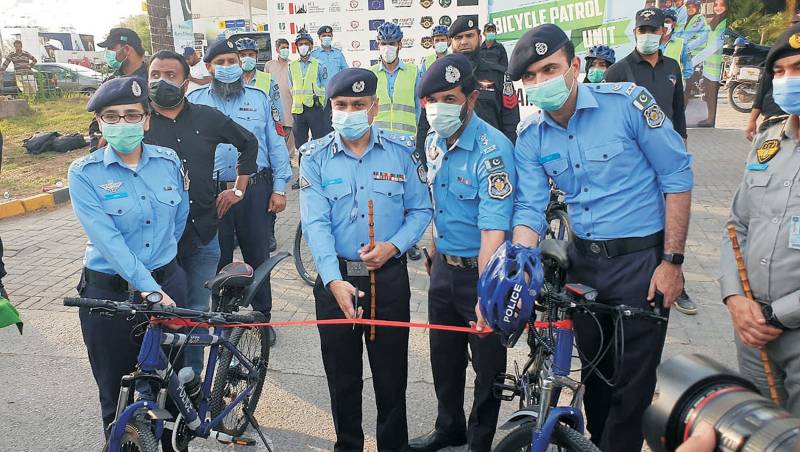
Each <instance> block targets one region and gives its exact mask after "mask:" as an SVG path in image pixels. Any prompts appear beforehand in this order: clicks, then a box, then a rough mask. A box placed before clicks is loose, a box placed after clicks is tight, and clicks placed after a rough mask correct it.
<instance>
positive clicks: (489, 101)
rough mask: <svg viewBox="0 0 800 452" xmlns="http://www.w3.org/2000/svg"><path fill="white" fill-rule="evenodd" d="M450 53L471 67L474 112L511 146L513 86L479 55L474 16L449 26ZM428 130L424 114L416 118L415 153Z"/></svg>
mask: <svg viewBox="0 0 800 452" xmlns="http://www.w3.org/2000/svg"><path fill="white" fill-rule="evenodd" d="M449 32H450V38H451V39H452V44H451V46H452V50H453V53H461V54H464V55H465V56H466V57H467V58H468V59H469V61H470V63H471V64H472V68H473V70H474V73H475V78H476V79H477V80H478V92H479V94H480V96H478V101H477V103H476V105H475V112H476V113H477V114H478V116H480V118H481V119H483V120H484V121H486V122H487V123H488V124H489V125H490V126H492V127H494V128H495V129H498V130H499V131H501V132H503V133H504V134H505V135H506V137H507V138H508V139H509V140H511V142H512V143H513V142H514V141H516V139H517V125H518V124H519V105H517V95H516V91H514V85H513V84H512V83H511V80H510V79H509V78H508V76H507V74H506V69H505V67H503V66H502V65H500V64H498V63H494V62H491V61H487V60H486V59H484V58H483V57H482V56H481V52H480V48H479V47H480V43H481V34H480V29H479V28H478V16H477V15H474V16H459V17H458V18H457V19H456V20H455V21H454V22H453V24H452V25H451V26H450V30H449ZM429 130H430V125H429V124H428V122H427V118H426V117H425V115H421V116H420V121H419V126H418V131H417V150H419V151H420V152H424V146H423V144H424V142H425V137H426V135H427V134H428V131H429Z"/></svg>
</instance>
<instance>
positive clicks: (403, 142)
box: [378, 130, 417, 149]
mask: <svg viewBox="0 0 800 452" xmlns="http://www.w3.org/2000/svg"><path fill="white" fill-rule="evenodd" d="M381 139H384V140H387V141H390V142H392V143H395V144H399V145H400V146H403V147H407V148H409V149H413V148H415V147H416V146H417V144H416V137H413V136H409V135H406V134H403V133H392V132H387V131H385V130H381V131H380V135H379V137H378V140H379V141H380V140H381ZM381 144H383V143H381Z"/></svg>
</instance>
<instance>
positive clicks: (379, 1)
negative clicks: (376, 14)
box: [367, 0, 384, 11]
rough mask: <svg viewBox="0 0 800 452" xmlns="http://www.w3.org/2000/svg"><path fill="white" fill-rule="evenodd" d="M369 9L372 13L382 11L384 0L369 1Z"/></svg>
mask: <svg viewBox="0 0 800 452" xmlns="http://www.w3.org/2000/svg"><path fill="white" fill-rule="evenodd" d="M367 8H368V9H369V10H370V11H376V10H382V9H384V8H383V0H369V3H368V4H367Z"/></svg>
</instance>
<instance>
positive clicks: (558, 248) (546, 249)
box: [539, 239, 569, 270]
mask: <svg viewBox="0 0 800 452" xmlns="http://www.w3.org/2000/svg"><path fill="white" fill-rule="evenodd" d="M568 247H569V242H567V241H565V240H555V239H544V240H542V243H540V244H539V249H540V250H541V251H542V260H546V259H552V260H554V261H556V264H557V265H558V266H559V267H560V268H561V269H562V270H566V269H568V268H569V257H568V256H567V248H568Z"/></svg>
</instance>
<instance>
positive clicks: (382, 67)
mask: <svg viewBox="0 0 800 452" xmlns="http://www.w3.org/2000/svg"><path fill="white" fill-rule="evenodd" d="M398 58H400V57H398ZM405 68H406V64H405V63H403V61H399V62H398V63H397V67H396V68H394V71H392V72H389V71H387V70H386V65H385V64H383V61H380V65H379V66H378V70H381V71H384V72H386V73H387V74H394V73H395V72H397V71H403V70H405Z"/></svg>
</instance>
